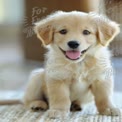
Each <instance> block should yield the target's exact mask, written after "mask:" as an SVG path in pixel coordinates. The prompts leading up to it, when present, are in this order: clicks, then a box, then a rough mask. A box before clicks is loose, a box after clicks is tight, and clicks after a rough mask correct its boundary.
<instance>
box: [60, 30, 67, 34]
mask: <svg viewBox="0 0 122 122" xmlns="http://www.w3.org/2000/svg"><path fill="white" fill-rule="evenodd" d="M59 33H60V34H66V33H67V30H66V29H62V30H60V31H59Z"/></svg>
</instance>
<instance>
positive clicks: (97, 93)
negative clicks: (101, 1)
mask: <svg viewBox="0 0 122 122" xmlns="http://www.w3.org/2000/svg"><path fill="white" fill-rule="evenodd" d="M35 32H36V34H37V37H38V38H39V39H40V40H41V41H42V43H43V45H44V46H45V47H46V48H48V52H47V54H46V60H45V61H46V63H45V68H44V69H40V70H37V71H34V72H33V73H32V76H31V78H30V82H29V85H28V88H27V91H26V93H25V96H24V103H25V105H27V106H28V107H30V108H31V109H32V110H46V109H48V108H49V110H48V111H47V113H46V115H47V116H48V117H50V118H56V117H59V116H60V117H63V116H66V115H67V114H68V113H69V111H70V110H72V111H75V110H81V109H82V107H83V106H84V105H85V104H87V103H89V102H91V101H92V100H95V103H96V107H97V109H98V111H99V113H100V114H103V115H118V114H119V113H118V110H117V108H115V107H114V106H113V103H112V100H111V96H112V92H113V86H114V84H113V75H112V73H111V74H110V71H111V70H112V66H111V62H110V52H109V50H108V48H107V46H108V44H109V43H110V42H111V41H112V40H113V39H114V37H115V36H116V35H117V34H118V33H119V27H118V24H116V23H115V22H113V21H111V20H109V19H107V18H105V17H103V16H101V15H97V14H94V13H83V12H78V11H72V12H63V11H58V12H56V13H54V14H51V15H49V16H48V17H47V18H45V19H43V20H41V21H40V22H38V23H36V26H35ZM109 74H110V75H109Z"/></svg>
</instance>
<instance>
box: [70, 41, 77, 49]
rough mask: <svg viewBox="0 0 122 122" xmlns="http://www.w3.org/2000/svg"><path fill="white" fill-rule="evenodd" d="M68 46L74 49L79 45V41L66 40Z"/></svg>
mask: <svg viewBox="0 0 122 122" xmlns="http://www.w3.org/2000/svg"><path fill="white" fill-rule="evenodd" d="M68 46H69V47H70V48H73V49H75V48H77V47H78V46H79V43H78V42H77V41H69V42H68Z"/></svg>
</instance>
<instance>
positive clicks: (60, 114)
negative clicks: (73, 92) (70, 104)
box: [45, 109, 69, 119]
mask: <svg viewBox="0 0 122 122" xmlns="http://www.w3.org/2000/svg"><path fill="white" fill-rule="evenodd" d="M68 114H69V111H66V110H55V109H53V110H48V111H47V112H46V114H45V117H47V118H50V119H64V118H66V117H67V116H68Z"/></svg>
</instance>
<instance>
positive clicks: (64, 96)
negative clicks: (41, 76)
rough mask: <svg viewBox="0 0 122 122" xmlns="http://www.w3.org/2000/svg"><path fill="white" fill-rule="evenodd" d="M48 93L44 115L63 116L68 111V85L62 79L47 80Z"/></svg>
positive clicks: (50, 116) (51, 116)
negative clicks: (47, 106)
mask: <svg viewBox="0 0 122 122" xmlns="http://www.w3.org/2000/svg"><path fill="white" fill-rule="evenodd" d="M47 89H48V95H49V105H50V107H49V110H48V111H47V113H46V116H47V117H49V118H60V117H61V118H63V117H65V116H67V115H68V113H69V111H70V105H71V102H70V98H69V87H68V85H67V84H66V83H64V82H62V81H49V82H47Z"/></svg>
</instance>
